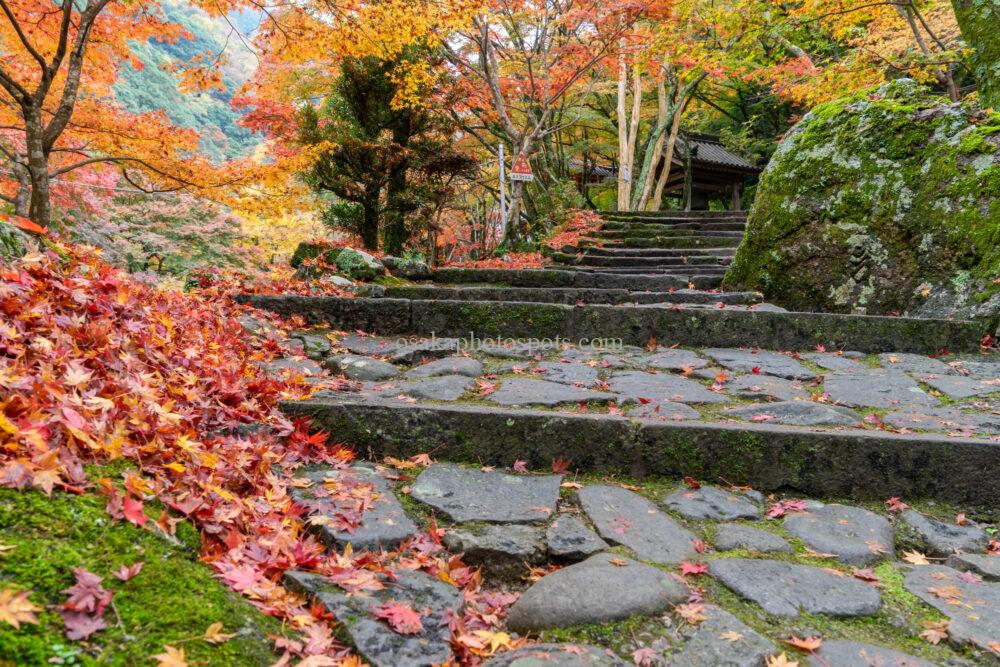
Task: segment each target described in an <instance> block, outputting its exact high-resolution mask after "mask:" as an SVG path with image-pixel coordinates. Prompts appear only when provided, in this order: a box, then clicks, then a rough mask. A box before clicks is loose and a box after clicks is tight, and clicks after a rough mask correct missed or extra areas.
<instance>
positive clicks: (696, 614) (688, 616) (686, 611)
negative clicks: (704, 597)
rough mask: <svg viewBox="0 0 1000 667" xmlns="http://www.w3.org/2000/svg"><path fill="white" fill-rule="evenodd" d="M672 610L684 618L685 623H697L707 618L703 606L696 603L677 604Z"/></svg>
mask: <svg viewBox="0 0 1000 667" xmlns="http://www.w3.org/2000/svg"><path fill="white" fill-rule="evenodd" d="M674 611H676V612H677V615H678V616H680V617H681V618H682V619H684V622H685V623H688V624H690V625H698V624H699V623H701V622H702V621H704V620H706V618H707V617H706V616H705V607H704V606H703V605H700V604H696V603H688V604H679V605H677V606H676V607H674Z"/></svg>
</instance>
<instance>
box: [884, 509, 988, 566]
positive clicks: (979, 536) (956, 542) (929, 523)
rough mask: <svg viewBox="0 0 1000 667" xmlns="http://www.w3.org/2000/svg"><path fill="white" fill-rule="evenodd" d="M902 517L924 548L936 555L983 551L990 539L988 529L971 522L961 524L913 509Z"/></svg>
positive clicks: (905, 512) (906, 511)
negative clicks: (938, 518)
mask: <svg viewBox="0 0 1000 667" xmlns="http://www.w3.org/2000/svg"><path fill="white" fill-rule="evenodd" d="M900 518H901V519H902V521H903V523H905V524H906V525H907V526H908V527H909V528H910V529H911V530H912V531H913V532H914V533H915V534H916V535H917V541H918V542H919V543H920V546H921V547H922V549H923V550H924V551H925V552H927V553H929V554H933V555H935V556H950V555H951V554H953V553H959V552H973V553H974V552H977V551H982V550H984V549H985V548H986V544H987V543H988V542H989V541H990V536H989V535H987V534H986V531H985V530H983V529H982V528H980V527H979V526H977V525H975V524H974V523H971V522H970V523H967V524H966V525H964V526H960V525H958V524H957V523H954V522H952V523H947V522H944V521H939V520H937V519H935V518H934V517H929V516H927V515H925V514H921V513H920V512H918V511H916V510H912V509H908V510H905V511H904V512H903V514H902V516H901V517H900Z"/></svg>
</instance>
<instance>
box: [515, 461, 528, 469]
mask: <svg viewBox="0 0 1000 667" xmlns="http://www.w3.org/2000/svg"><path fill="white" fill-rule="evenodd" d="M513 469H514V472H528V462H527V461H522V460H521V459H518V460H516V461H514V465H513Z"/></svg>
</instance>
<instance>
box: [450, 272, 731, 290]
mask: <svg viewBox="0 0 1000 667" xmlns="http://www.w3.org/2000/svg"><path fill="white" fill-rule="evenodd" d="M431 280H432V281H434V282H435V283H438V284H452V285H469V284H483V283H485V284H490V285H494V286H506V287H536V288H547V287H587V288H600V289H626V290H633V291H636V290H638V291H647V292H648V291H653V292H657V291H664V290H670V289H681V288H686V287H687V286H688V282H689V281H688V280H684V279H682V278H679V277H677V276H656V275H618V274H615V273H608V272H593V271H574V270H572V269H570V268H569V267H568V266H561V267H552V268H546V269H463V268H457V267H455V268H447V267H446V268H440V269H435V270H434V271H433V272H432V274H431ZM693 282H694V283H695V287H696V288H697V289H715V288H717V287H718V283H719V281H718V279H717V278H715V277H711V278H706V280H704V281H698V280H697V279H695V280H694V281H693Z"/></svg>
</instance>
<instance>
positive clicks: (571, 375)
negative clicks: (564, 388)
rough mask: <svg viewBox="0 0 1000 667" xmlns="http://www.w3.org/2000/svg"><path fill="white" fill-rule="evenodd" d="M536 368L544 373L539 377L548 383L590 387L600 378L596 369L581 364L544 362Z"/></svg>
mask: <svg viewBox="0 0 1000 667" xmlns="http://www.w3.org/2000/svg"><path fill="white" fill-rule="evenodd" d="M535 368H537V369H539V370H541V371H542V373H541V374H540V375H539V377H540V378H542V379H544V380H546V381H548V382H560V383H562V384H579V385H586V386H590V385H592V384H594V382H596V381H597V376H598V371H597V369H596V368H593V367H591V366H588V365H587V364H580V363H560V362H552V361H543V362H540V363H538V364H536V365H535Z"/></svg>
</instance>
